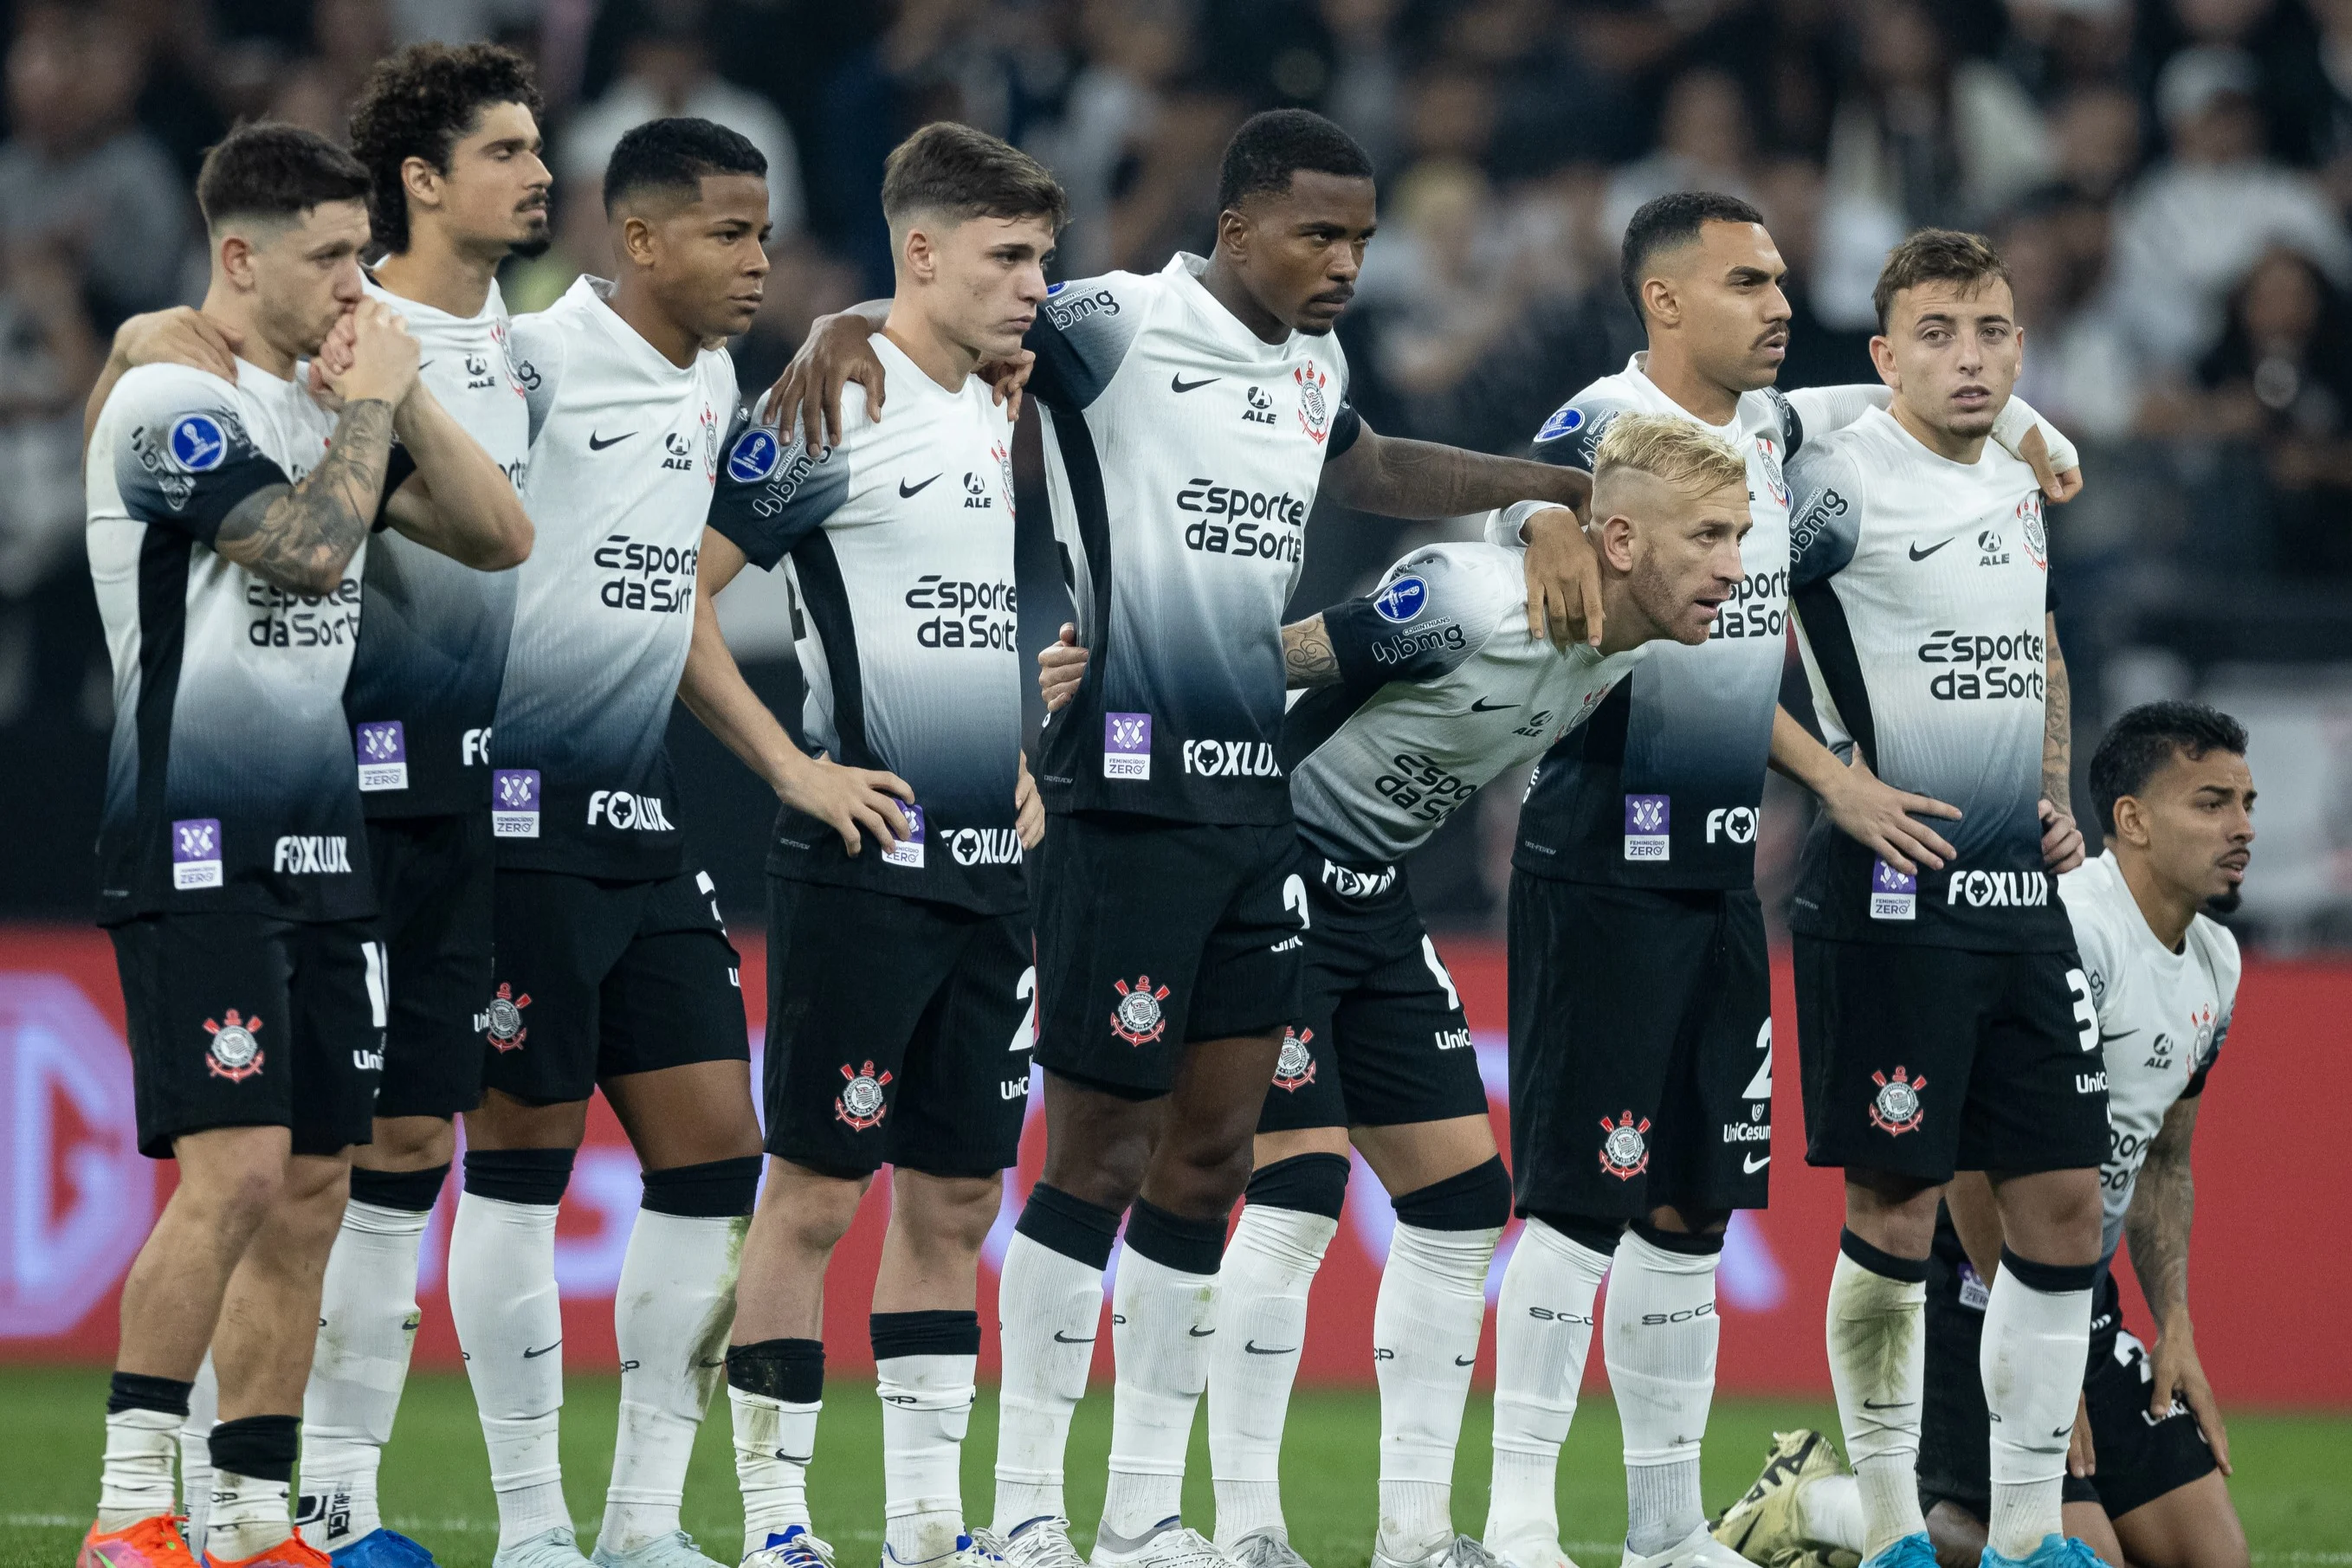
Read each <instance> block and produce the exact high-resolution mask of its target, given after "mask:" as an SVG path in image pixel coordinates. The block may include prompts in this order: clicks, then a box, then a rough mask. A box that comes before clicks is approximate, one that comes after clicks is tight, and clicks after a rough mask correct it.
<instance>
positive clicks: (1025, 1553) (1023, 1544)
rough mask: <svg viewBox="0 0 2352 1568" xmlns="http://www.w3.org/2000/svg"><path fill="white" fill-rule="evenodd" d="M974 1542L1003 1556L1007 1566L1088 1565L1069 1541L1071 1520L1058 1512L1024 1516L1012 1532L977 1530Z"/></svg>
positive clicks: (1084, 1567) (1072, 1567)
mask: <svg viewBox="0 0 2352 1568" xmlns="http://www.w3.org/2000/svg"><path fill="white" fill-rule="evenodd" d="M971 1538H972V1543H973V1544H974V1545H975V1546H977V1547H979V1548H980V1549H981V1550H982V1551H984V1552H990V1553H992V1555H994V1556H996V1557H997V1558H999V1559H1001V1560H1002V1561H1003V1563H1004V1564H1005V1568H1087V1560H1086V1559H1085V1558H1083V1557H1081V1556H1079V1555H1078V1549H1077V1548H1076V1547H1075V1546H1073V1545H1071V1544H1070V1521H1068V1520H1066V1519H1064V1518H1063V1517H1062V1516H1061V1515H1059V1514H1053V1513H1047V1514H1040V1515H1038V1516H1037V1517H1036V1518H1035V1519H1024V1520H1023V1521H1021V1522H1020V1523H1018V1524H1016V1525H1014V1526H1013V1532H1012V1533H1011V1534H1009V1535H999V1534H997V1533H996V1531H992V1530H975V1531H972V1532H971Z"/></svg>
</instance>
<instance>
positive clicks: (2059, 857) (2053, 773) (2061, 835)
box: [2041, 611, 2083, 874]
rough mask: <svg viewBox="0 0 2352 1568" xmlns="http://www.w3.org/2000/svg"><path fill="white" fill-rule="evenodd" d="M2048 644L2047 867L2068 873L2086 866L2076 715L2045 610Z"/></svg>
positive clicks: (2053, 620)
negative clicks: (2077, 797) (2079, 817)
mask: <svg viewBox="0 0 2352 1568" xmlns="http://www.w3.org/2000/svg"><path fill="white" fill-rule="evenodd" d="M2042 636H2043V639H2044V641H2045V643H2047V645H2048V653H2047V656H2046V661H2045V664H2046V667H2045V669H2044V672H2043V677H2042V678H2043V686H2044V690H2043V695H2042V800H2041V811H2042V864H2043V865H2046V866H2048V867H2049V868H2050V869H2051V870H2052V871H2053V872H2056V873H2062V874H2063V873H2066V872H2070V871H2073V870H2074V868H2075V867H2076V866H2078V865H2081V864H2082V863H2083V830H2082V829H2081V828H2080V827H2079V826H2077V825H2076V824H2075V821H2074V799H2073V797H2074V786H2073V779H2074V701H2073V695H2072V694H2071V693H2070V692H2069V691H2068V689H2067V685H2066V655H2065V654H2064V653H2062V652H2060V650H2059V647H2058V617H2057V616H2056V615H2055V614H2053V613H2052V612H2049V611H2044V612H2042Z"/></svg>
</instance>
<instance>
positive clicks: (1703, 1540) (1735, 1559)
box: [1617, 1524, 1748, 1568]
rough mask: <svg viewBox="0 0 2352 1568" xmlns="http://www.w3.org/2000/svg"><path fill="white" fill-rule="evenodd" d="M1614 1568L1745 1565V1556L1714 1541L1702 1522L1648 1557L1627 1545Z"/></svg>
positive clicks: (1740, 1567)
mask: <svg viewBox="0 0 2352 1568" xmlns="http://www.w3.org/2000/svg"><path fill="white" fill-rule="evenodd" d="M1617 1568H1748V1559H1747V1558H1745V1557H1742V1556H1741V1555H1740V1554H1739V1553H1738V1552H1734V1551H1733V1550H1732V1549H1731V1548H1730V1547H1728V1546H1726V1545H1725V1544H1724V1543H1723V1542H1720V1541H1717V1539H1716V1538H1715V1537H1714V1535H1712V1534H1711V1533H1709V1531H1708V1530H1707V1528H1706V1525H1704V1524H1702V1525H1700V1526H1699V1527H1698V1528H1697V1529H1696V1530H1694V1531H1691V1532H1690V1533H1689V1534H1688V1535H1685V1536H1684V1537H1683V1538H1682V1539H1681V1540H1680V1541H1677V1542H1675V1543H1674V1544H1673V1545H1672V1546H1669V1547H1667V1548H1666V1549H1665V1550H1664V1552H1651V1553H1650V1554H1649V1555H1648V1556H1647V1557H1643V1556H1638V1555H1636V1554H1635V1553H1634V1552H1633V1549H1632V1548H1630V1547H1629V1548H1627V1549H1626V1552H1625V1555H1624V1556H1623V1557H1622V1558H1621V1559H1620V1560H1619V1561H1618V1565H1617Z"/></svg>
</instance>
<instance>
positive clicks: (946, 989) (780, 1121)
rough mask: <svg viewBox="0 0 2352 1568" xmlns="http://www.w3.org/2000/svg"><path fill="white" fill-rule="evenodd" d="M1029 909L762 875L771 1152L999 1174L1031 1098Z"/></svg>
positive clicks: (830, 1161)
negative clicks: (993, 910) (1006, 911)
mask: <svg viewBox="0 0 2352 1568" xmlns="http://www.w3.org/2000/svg"><path fill="white" fill-rule="evenodd" d="M1036 979H1037V976H1036V970H1035V969H1034V968H1033V967H1031V965H1030V961H1029V918H1028V915H1027V913H1026V912H1025V911H1024V912H1022V913H1020V914H1014V915H980V914H975V913H973V912H971V911H970V910H967V909H960V908H957V907H956V906H955V905H953V904H937V903H933V902H931V901H929V900H928V899H919V898H900V897H898V896H896V895H894V894H887V893H875V892H871V891H868V890H866V889H864V888H856V887H837V886H834V885H831V884H829V883H812V882H801V881H796V880H794V879H792V878H788V877H781V876H771V877H769V878H768V1050H767V1062H766V1080H767V1082H766V1084H765V1086H764V1092H765V1094H766V1103H767V1120H768V1153H770V1154H772V1155H775V1156H777V1157H778V1158H779V1159H786V1160H790V1161H792V1162H793V1164H794V1165H797V1166H806V1167H808V1168H809V1169H810V1170H813V1171H817V1172H819V1173H821V1174H823V1175H825V1176H843V1177H853V1176H870V1175H871V1174H873V1172H875V1171H876V1170H877V1169H878V1168H880V1167H881V1166H883V1165H885V1164H888V1165H893V1166H905V1167H906V1168H908V1170H917V1171H921V1172H923V1173H924V1174H926V1175H928V1176H994V1175H995V1174H996V1173H998V1172H999V1171H1002V1170H1003V1169H1004V1168H1006V1167H1007V1166H1012V1165H1015V1164H1017V1163H1018V1162H1019V1160H1020V1156H1021V1122H1022V1118H1023V1116H1024V1113H1026V1112H1027V1110H1028V1107H1029V1052H1030V1046H1031V1043H1032V1025H1031V1022H1030V998H1032V996H1033V995H1034V993H1035V990H1036Z"/></svg>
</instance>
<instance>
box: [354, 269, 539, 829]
mask: <svg viewBox="0 0 2352 1568" xmlns="http://www.w3.org/2000/svg"><path fill="white" fill-rule="evenodd" d="M367 291H368V293H369V295H370V296H371V297H372V298H376V299H379V300H382V301H383V303H384V304H385V305H387V306H390V307H391V308H393V309H394V310H396V311H398V312H399V313H400V314H401V316H402V318H403V319H405V320H406V321H407V323H408V330H409V333H410V335H411V336H412V337H414V338H415V340H416V344H417V350H418V354H419V360H420V363H419V364H418V367H417V374H418V377H419V378H420V379H421V380H422V381H423V382H425V386H426V387H427V388H428V389H429V390H430V391H431V392H432V393H433V395H434V397H435V398H436V399H437V400H438V401H439V402H440V404H441V406H442V407H443V408H446V409H447V410H448V411H449V413H451V414H452V415H454V416H455V417H456V418H457V423H460V424H462V425H464V426H465V427H466V432H467V434H469V435H471V436H472V437H473V438H474V439H475V440H476V441H477V442H478V443H480V444H481V446H482V449H483V450H484V451H486V452H488V454H489V455H490V460H491V461H492V462H494V463H496V464H497V465H499V467H500V468H502V469H504V470H505V471H506V476H507V478H508V479H509V481H511V482H512V483H514V484H515V485H516V486H520V485H521V483H522V476H523V465H524V461H525V458H526V456H527V455H528V453H529V451H530V411H529V409H528V408H526V407H525V405H524V402H523V388H522V380H521V377H520V375H519V374H518V373H517V371H516V370H515V367H514V361H513V359H512V356H511V354H510V353H509V342H508V335H507V308H506V301H505V300H503V299H501V298H499V286H498V285H497V284H496V283H492V284H491V285H490V297H489V298H488V300H487V301H485V302H484V304H483V306H482V308H481V311H480V312H479V313H478V314H477V315H474V316H452V315H450V314H448V313H447V312H446V311H442V310H436V309H435V308H433V307H431V306H430V305H421V304H419V303H417V302H416V301H415V300H414V299H404V298H401V297H400V296H399V295H397V294H394V293H392V292H390V291H389V290H387V289H385V288H383V287H381V286H379V285H378V284H377V283H376V282H375V281H374V280H373V279H370V280H369V282H368V284H367ZM414 472H415V465H414V464H412V463H411V462H410V461H409V459H408V456H407V455H406V454H405V453H401V454H398V455H396V456H395V457H394V475H393V477H394V479H395V480H398V479H401V478H404V477H405V476H407V475H408V474H411V473H414ZM369 550H370V554H369V558H368V572H367V580H366V582H365V583H364V585H363V586H362V589H361V606H362V613H361V618H360V623H361V625H362V627H363V628H364V630H363V631H362V633H361V636H360V645H359V650H358V652H357V653H354V654H353V655H352V683H351V686H350V688H349V689H348V690H347V691H346V692H345V693H344V695H343V706H344V707H345V709H346V710H347V712H348V713H349V715H350V717H351V722H352V746H353V748H354V750H355V751H356V753H357V754H358V758H359V776H360V795H361V798H362V800H364V801H365V803H366V807H367V814H368V815H369V816H370V817H372V818H376V817H427V816H448V815H454V814H456V813H457V812H461V811H478V810H482V809H483V808H484V807H486V806H488V804H489V800H490V721H491V718H492V716H494V715H495V714H496V713H497V712H498V706H499V681H500V679H501V678H502V677H503V676H504V675H505V674H506V667H507V636H508V632H509V629H510V627H511V623H512V622H513V620H514V602H515V584H516V581H517V573H515V572H514V571H476V570H474V569H473V568H471V567H468V566H463V565H460V564H459V563H458V562H457V561H454V560H452V559H449V558H448V557H447V556H446V555H443V554H442V553H441V552H440V551H438V550H435V549H426V548H425V546H423V545H421V544H418V543H416V542H415V540H413V539H410V538H404V536H402V535H401V534H400V533H399V532H398V531H396V530H394V529H393V528H386V527H383V526H382V524H381V523H379V525H378V531H377V533H376V537H375V538H374V540H373V543H372V544H371V545H370V546H369Z"/></svg>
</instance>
